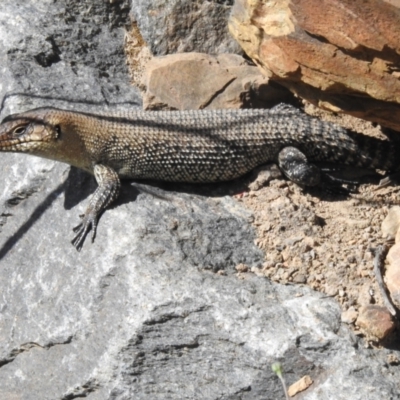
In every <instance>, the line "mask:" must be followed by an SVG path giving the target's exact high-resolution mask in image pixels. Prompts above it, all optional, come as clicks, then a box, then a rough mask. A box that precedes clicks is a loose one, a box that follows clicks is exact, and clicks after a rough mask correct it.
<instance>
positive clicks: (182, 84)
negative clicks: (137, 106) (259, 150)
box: [141, 53, 291, 110]
mask: <svg viewBox="0 0 400 400" xmlns="http://www.w3.org/2000/svg"><path fill="white" fill-rule="evenodd" d="M141 88H142V89H143V90H144V91H145V93H144V96H143V103H144V104H143V107H144V108H145V109H147V110H154V109H165V108H167V109H175V110H185V109H187V110H190V109H201V108H214V109H218V108H243V107H246V106H247V107H249V106H253V107H254V106H261V105H263V106H266V105H268V104H269V105H271V104H273V103H275V104H276V103H279V102H283V101H288V99H289V98H291V94H290V92H288V91H287V90H286V89H285V88H283V87H279V86H276V85H275V86H273V85H270V84H269V81H268V79H267V78H266V77H264V76H262V74H261V73H260V72H259V70H258V68H257V67H254V66H251V65H249V64H248V63H247V62H246V60H245V59H244V58H242V57H241V56H238V55H235V54H221V55H218V56H215V57H214V56H210V55H208V54H202V53H183V54H173V55H169V56H164V57H155V58H153V59H152V60H151V61H150V62H149V63H148V64H147V69H146V71H145V74H144V76H143V80H142V86H141Z"/></svg>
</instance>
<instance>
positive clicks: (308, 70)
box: [229, 0, 400, 130]
mask: <svg viewBox="0 0 400 400" xmlns="http://www.w3.org/2000/svg"><path fill="white" fill-rule="evenodd" d="M371 21H373V23H371ZM388 27H390V29H388ZM229 28H230V31H231V33H232V34H233V36H234V37H235V38H236V39H237V40H238V42H239V43H240V44H241V46H242V47H243V49H244V50H245V52H246V53H247V54H248V55H249V56H250V57H251V58H252V59H253V60H254V61H255V62H256V63H257V64H258V65H259V66H260V67H261V68H262V69H263V70H264V72H265V74H266V75H267V76H269V77H272V78H273V79H274V80H278V81H279V82H280V83H281V84H283V85H285V86H286V87H288V88H290V89H291V90H292V91H293V92H294V93H297V94H298V95H299V96H301V97H303V98H305V99H307V100H309V101H310V102H311V103H313V104H316V105H318V106H320V107H322V108H325V109H328V110H331V111H334V112H346V113H348V114H351V115H354V116H356V117H361V118H364V119H367V120H370V121H374V122H378V123H380V124H382V125H383V126H386V127H390V128H393V129H397V130H400V122H399V120H398V118H397V116H398V114H399V111H400V80H399V72H398V70H397V65H399V63H400V55H399V53H400V5H399V3H393V4H389V3H388V2H385V1H377V0H367V1H363V2H357V1H353V0H340V1H336V0H324V1H323V2H321V1H320V0H295V1H289V0H283V1H279V2H277V1H267V2H265V1H261V0H252V1H246V0H238V1H236V3H235V6H234V8H233V10H232V14H231V17H230V21H229Z"/></svg>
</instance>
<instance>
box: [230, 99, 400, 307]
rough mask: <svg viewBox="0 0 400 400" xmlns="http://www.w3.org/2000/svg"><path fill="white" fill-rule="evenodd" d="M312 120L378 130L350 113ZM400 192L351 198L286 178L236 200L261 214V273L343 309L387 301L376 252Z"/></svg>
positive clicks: (364, 191) (367, 192)
mask: <svg viewBox="0 0 400 400" xmlns="http://www.w3.org/2000/svg"><path fill="white" fill-rule="evenodd" d="M306 110H307V112H308V113H309V114H311V115H318V117H319V118H322V119H325V120H329V121H332V122H336V123H338V124H340V125H342V126H346V127H347V128H351V129H353V130H356V131H358V132H362V133H364V134H367V135H372V136H382V135H383V134H382V132H381V130H380V128H379V127H376V126H373V125H372V124H371V123H368V122H366V121H362V120H358V119H356V118H353V117H350V116H334V115H332V114H327V113H324V112H323V111H321V110H316V109H315V108H313V107H312V106H311V105H307V106H306ZM399 190H400V189H399V188H398V187H393V186H392V187H385V188H378V189H377V186H376V185H373V184H362V185H360V186H359V187H358V191H359V193H357V194H354V195H350V196H344V195H339V194H332V193H326V192H324V191H323V190H321V189H313V190H308V191H304V190H302V189H301V188H300V187H299V186H297V185H296V184H294V183H292V182H289V181H287V180H284V179H283V178H282V179H275V180H273V181H271V183H270V184H269V186H267V187H263V188H261V189H259V190H256V191H252V190H250V191H249V192H246V193H242V194H239V195H237V196H236V198H237V199H238V201H240V202H242V203H243V204H244V205H245V206H246V207H247V208H249V209H251V210H252V211H253V212H254V225H255V227H256V229H257V233H258V239H257V244H258V245H259V246H260V247H261V248H262V249H263V250H264V252H265V262H264V264H263V268H262V269H260V270H257V271H254V270H253V272H256V273H257V274H263V275H265V276H267V277H268V278H270V279H271V280H273V281H275V282H280V283H293V284H307V285H309V286H311V287H312V288H313V289H315V290H318V291H320V292H323V293H326V294H327V295H328V296H333V297H335V298H336V299H337V300H338V301H339V303H340V304H341V305H342V307H343V311H346V310H348V309H349V308H350V307H353V308H354V309H355V311H357V310H358V309H359V308H360V307H361V306H365V305H368V304H382V299H381V297H380V294H379V291H378V287H377V283H376V280H375V277H374V273H373V255H372V253H371V251H370V249H371V248H373V247H376V246H377V245H379V244H382V243H384V242H385V240H384V238H383V237H382V233H381V223H382V221H383V219H384V218H385V216H386V215H387V212H388V209H389V208H390V206H391V205H394V204H398V203H399V201H398V194H399Z"/></svg>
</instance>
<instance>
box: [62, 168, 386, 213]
mask: <svg viewBox="0 0 400 400" xmlns="http://www.w3.org/2000/svg"><path fill="white" fill-rule="evenodd" d="M332 175H334V176H336V177H337V178H338V179H339V181H338V182H337V183H336V184H334V185H333V186H332V182H329V184H328V185H327V186H326V187H320V186H317V187H303V188H302V191H303V192H304V193H309V194H311V195H312V196H316V197H318V198H319V199H320V200H325V201H330V202H335V201H342V200H345V199H348V198H349V196H350V194H351V193H352V190H348V189H346V188H344V189H343V188H342V183H341V181H340V180H341V179H345V180H349V181H352V182H354V184H351V185H350V186H357V185H358V184H364V183H369V184H374V185H377V184H378V183H379V179H380V178H382V176H380V175H377V174H373V173H371V171H368V170H363V169H359V170H357V169H354V168H351V169H348V170H346V169H345V168H344V169H342V170H339V171H335V172H334V173H333V174H332ZM256 177H257V173H256V172H254V171H252V172H249V173H248V174H246V175H244V176H242V177H240V178H237V179H235V180H232V181H226V182H217V183H177V182H162V181H155V180H136V181H135V180H123V181H122V182H121V183H122V184H121V190H120V195H119V197H118V199H117V200H116V201H115V202H113V203H112V204H111V205H110V206H109V207H108V208H109V209H112V208H115V207H118V206H119V205H122V204H126V203H130V202H132V201H135V200H136V199H137V197H138V196H139V195H140V194H141V193H144V194H149V195H152V196H154V197H156V198H161V199H164V200H169V199H171V198H172V196H174V195H178V196H179V195H180V194H189V195H194V196H200V197H223V196H234V195H238V194H241V193H245V192H248V191H249V184H250V183H251V182H253V181H254V180H255V179H256ZM279 179H284V178H283V177H282V178H279ZM96 188H97V183H96V181H95V179H94V177H93V176H92V175H90V174H88V173H86V172H84V171H82V170H79V169H77V168H75V167H71V169H70V172H69V176H68V179H67V180H66V187H65V201H64V208H65V209H66V210H70V209H72V208H73V207H75V206H76V205H77V204H78V203H80V202H81V201H83V200H85V199H86V198H88V197H90V195H91V194H93V192H94V191H95V190H96Z"/></svg>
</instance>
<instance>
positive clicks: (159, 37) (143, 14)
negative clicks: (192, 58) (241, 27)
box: [132, 0, 242, 56]
mask: <svg viewBox="0 0 400 400" xmlns="http://www.w3.org/2000/svg"><path fill="white" fill-rule="evenodd" d="M232 4H233V0H221V1H193V0H169V1H168V2H166V1H165V0H135V1H132V14H133V16H134V18H135V20H136V22H137V24H138V26H139V28H140V32H141V34H142V36H143V38H144V39H145V41H146V43H147V44H148V45H149V47H150V50H151V52H152V53H153V54H154V55H156V56H160V55H166V54H172V53H182V52H191V51H197V52H204V53H208V54H218V53H238V54H242V50H241V49H240V46H239V45H238V44H237V43H236V42H235V40H234V39H233V38H232V37H231V36H230V35H229V32H228V28H227V20H228V16H229V13H230V11H231V7H232Z"/></svg>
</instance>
